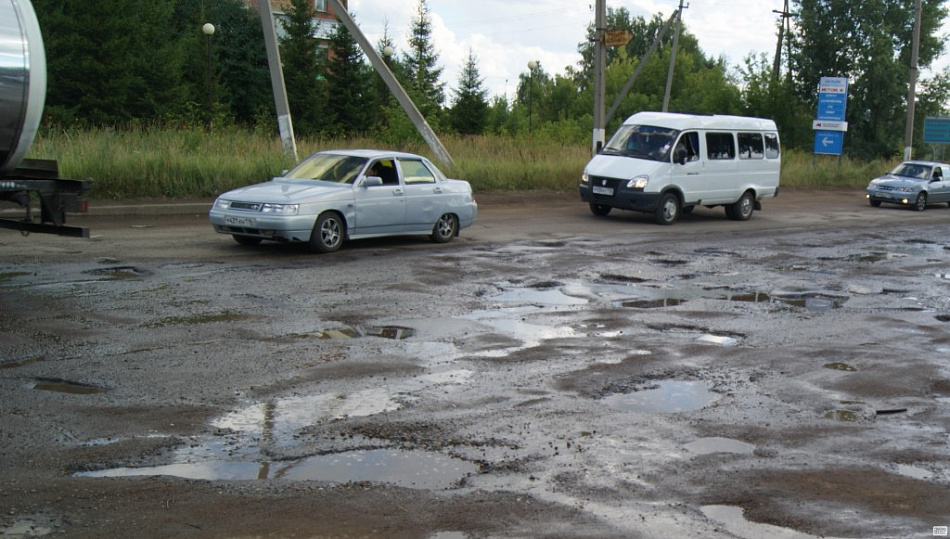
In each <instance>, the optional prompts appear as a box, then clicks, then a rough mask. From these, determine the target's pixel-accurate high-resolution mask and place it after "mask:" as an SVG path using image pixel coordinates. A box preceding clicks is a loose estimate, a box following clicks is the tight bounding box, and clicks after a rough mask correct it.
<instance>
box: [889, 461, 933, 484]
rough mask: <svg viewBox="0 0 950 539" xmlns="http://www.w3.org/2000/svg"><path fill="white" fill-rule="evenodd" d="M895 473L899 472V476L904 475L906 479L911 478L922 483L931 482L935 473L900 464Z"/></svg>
mask: <svg viewBox="0 0 950 539" xmlns="http://www.w3.org/2000/svg"><path fill="white" fill-rule="evenodd" d="M894 471H895V472H897V474H898V475H903V476H904V477H910V478H913V479H920V480H921V481H930V480H931V479H933V478H934V473H933V472H931V471H930V470H925V469H923V468H918V467H916V466H910V465H908V464H898V465H897V466H896V467H895V470H894Z"/></svg>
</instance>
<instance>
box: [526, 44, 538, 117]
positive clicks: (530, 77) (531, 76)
mask: <svg viewBox="0 0 950 539" xmlns="http://www.w3.org/2000/svg"><path fill="white" fill-rule="evenodd" d="M537 68H538V62H537V60H531V61H529V62H528V135H531V101H532V99H533V97H534V70H535V69H537Z"/></svg>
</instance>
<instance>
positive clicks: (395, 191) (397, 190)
mask: <svg viewBox="0 0 950 539" xmlns="http://www.w3.org/2000/svg"><path fill="white" fill-rule="evenodd" d="M393 196H396V197H399V196H402V188H401V187H397V188H395V189H393Z"/></svg>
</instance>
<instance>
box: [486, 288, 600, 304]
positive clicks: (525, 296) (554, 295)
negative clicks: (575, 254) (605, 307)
mask: <svg viewBox="0 0 950 539" xmlns="http://www.w3.org/2000/svg"><path fill="white" fill-rule="evenodd" d="M491 299H493V300H495V301H504V302H513V303H540V304H542V305H585V304H587V303H588V301H587V300H586V299H583V298H575V297H573V296H568V295H567V294H565V293H564V292H561V290H560V288H552V289H537V288H512V289H511V290H506V291H504V292H502V293H501V294H499V295H497V296H494V297H492V298H491Z"/></svg>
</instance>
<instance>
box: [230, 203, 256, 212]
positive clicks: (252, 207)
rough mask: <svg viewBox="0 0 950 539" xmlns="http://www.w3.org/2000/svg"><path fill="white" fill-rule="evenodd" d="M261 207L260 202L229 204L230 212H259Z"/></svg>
mask: <svg viewBox="0 0 950 539" xmlns="http://www.w3.org/2000/svg"><path fill="white" fill-rule="evenodd" d="M261 206H263V204H261V203H260V202H232V203H231V209H232V210H247V211H261Z"/></svg>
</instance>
